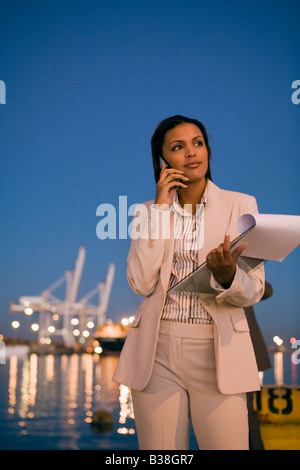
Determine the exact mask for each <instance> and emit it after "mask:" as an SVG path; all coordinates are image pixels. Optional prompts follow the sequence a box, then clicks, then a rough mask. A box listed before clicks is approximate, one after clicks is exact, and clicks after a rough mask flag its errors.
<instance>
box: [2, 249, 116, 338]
mask: <svg viewBox="0 0 300 470" xmlns="http://www.w3.org/2000/svg"><path fill="white" fill-rule="evenodd" d="M85 254H86V252H85V248H84V247H83V246H81V247H79V252H78V257H77V261H76V263H75V268H74V271H66V272H65V274H64V275H63V276H62V277H61V278H60V279H58V280H57V281H56V282H54V283H53V284H51V285H50V286H49V287H48V288H47V289H46V290H44V291H43V292H42V293H41V294H40V295H39V296H22V297H20V298H19V303H18V304H16V303H12V304H11V305H10V312H11V313H16V312H24V313H25V314H26V315H32V314H33V313H34V312H38V314H39V322H38V327H37V328H38V339H39V342H43V341H44V340H45V339H47V338H50V336H52V335H55V336H61V337H62V338H63V341H64V344H65V345H66V346H68V347H72V346H74V344H75V342H76V338H77V339H80V337H82V336H81V335H82V334H83V336H88V335H89V332H88V330H87V328H89V329H90V330H92V328H93V327H94V326H95V327H98V326H99V325H104V324H105V322H106V311H107V307H108V302H109V297H110V293H111V288H112V284H113V279H114V273H115V265H114V264H113V263H110V264H109V267H108V272H107V276H106V280H105V282H101V283H99V284H98V285H97V286H96V287H95V289H93V290H92V291H91V292H90V293H89V294H87V295H86V296H84V297H82V298H81V299H80V300H78V301H76V299H77V295H78V289H79V285H80V281H81V275H82V271H83V267H84V263H85ZM64 283H66V291H65V299H64V300H61V299H59V298H58V297H56V296H55V295H54V294H53V292H54V291H55V290H57V289H58V288H59V287H61V286H62V285H63V284H64ZM97 294H98V295H99V302H98V305H94V304H92V303H91V302H90V300H91V299H92V298H93V297H94V296H96V295H97ZM54 324H57V326H54ZM75 326H76V328H75Z"/></svg>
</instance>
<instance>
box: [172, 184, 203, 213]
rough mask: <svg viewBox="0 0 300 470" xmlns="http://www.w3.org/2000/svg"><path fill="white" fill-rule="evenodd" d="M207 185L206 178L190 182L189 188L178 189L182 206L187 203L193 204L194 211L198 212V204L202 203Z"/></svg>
mask: <svg viewBox="0 0 300 470" xmlns="http://www.w3.org/2000/svg"><path fill="white" fill-rule="evenodd" d="M205 186H206V180H205V178H203V179H201V180H200V181H195V182H193V183H188V188H185V189H179V190H178V199H179V203H180V205H181V207H183V206H184V205H185V204H190V205H191V206H192V213H193V214H194V213H195V212H196V205H197V204H200V201H201V198H202V196H203V193H204V190H205Z"/></svg>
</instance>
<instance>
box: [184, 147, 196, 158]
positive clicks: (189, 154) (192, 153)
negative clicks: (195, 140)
mask: <svg viewBox="0 0 300 470" xmlns="http://www.w3.org/2000/svg"><path fill="white" fill-rule="evenodd" d="M195 155H196V152H195V149H194V148H193V147H191V148H187V149H186V153H185V157H186V158H189V157H195Z"/></svg>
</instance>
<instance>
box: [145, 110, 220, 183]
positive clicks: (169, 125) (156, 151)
mask: <svg viewBox="0 0 300 470" xmlns="http://www.w3.org/2000/svg"><path fill="white" fill-rule="evenodd" d="M184 123H190V124H195V126H197V127H198V128H199V129H200V131H201V132H202V135H203V138H204V142H205V145H206V148H207V152H208V169H207V172H206V175H205V176H206V178H209V179H210V180H211V179H212V178H211V173H210V164H209V162H210V159H211V149H210V146H209V142H208V135H207V132H206V129H205V126H204V125H203V124H202V122H200V121H197V120H196V119H191V118H188V117H184V116H180V115H179V114H176V116H171V117H169V118H167V119H164V120H163V121H161V122H160V123H159V125H158V126H157V128H156V130H155V132H154V134H153V136H152V139H151V149H152V161H153V169H154V178H155V181H156V183H157V182H158V180H159V176H160V171H161V169H160V164H159V157H160V156H161V155H162V146H163V143H164V140H165V135H166V133H167V132H168V131H169V130H171V129H173V128H174V127H176V126H178V125H179V124H184ZM162 156H163V155H162Z"/></svg>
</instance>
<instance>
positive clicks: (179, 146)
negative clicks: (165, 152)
mask: <svg viewBox="0 0 300 470" xmlns="http://www.w3.org/2000/svg"><path fill="white" fill-rule="evenodd" d="M181 148H182V147H181V145H176V146H175V147H173V148H172V150H178V149H181Z"/></svg>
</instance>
